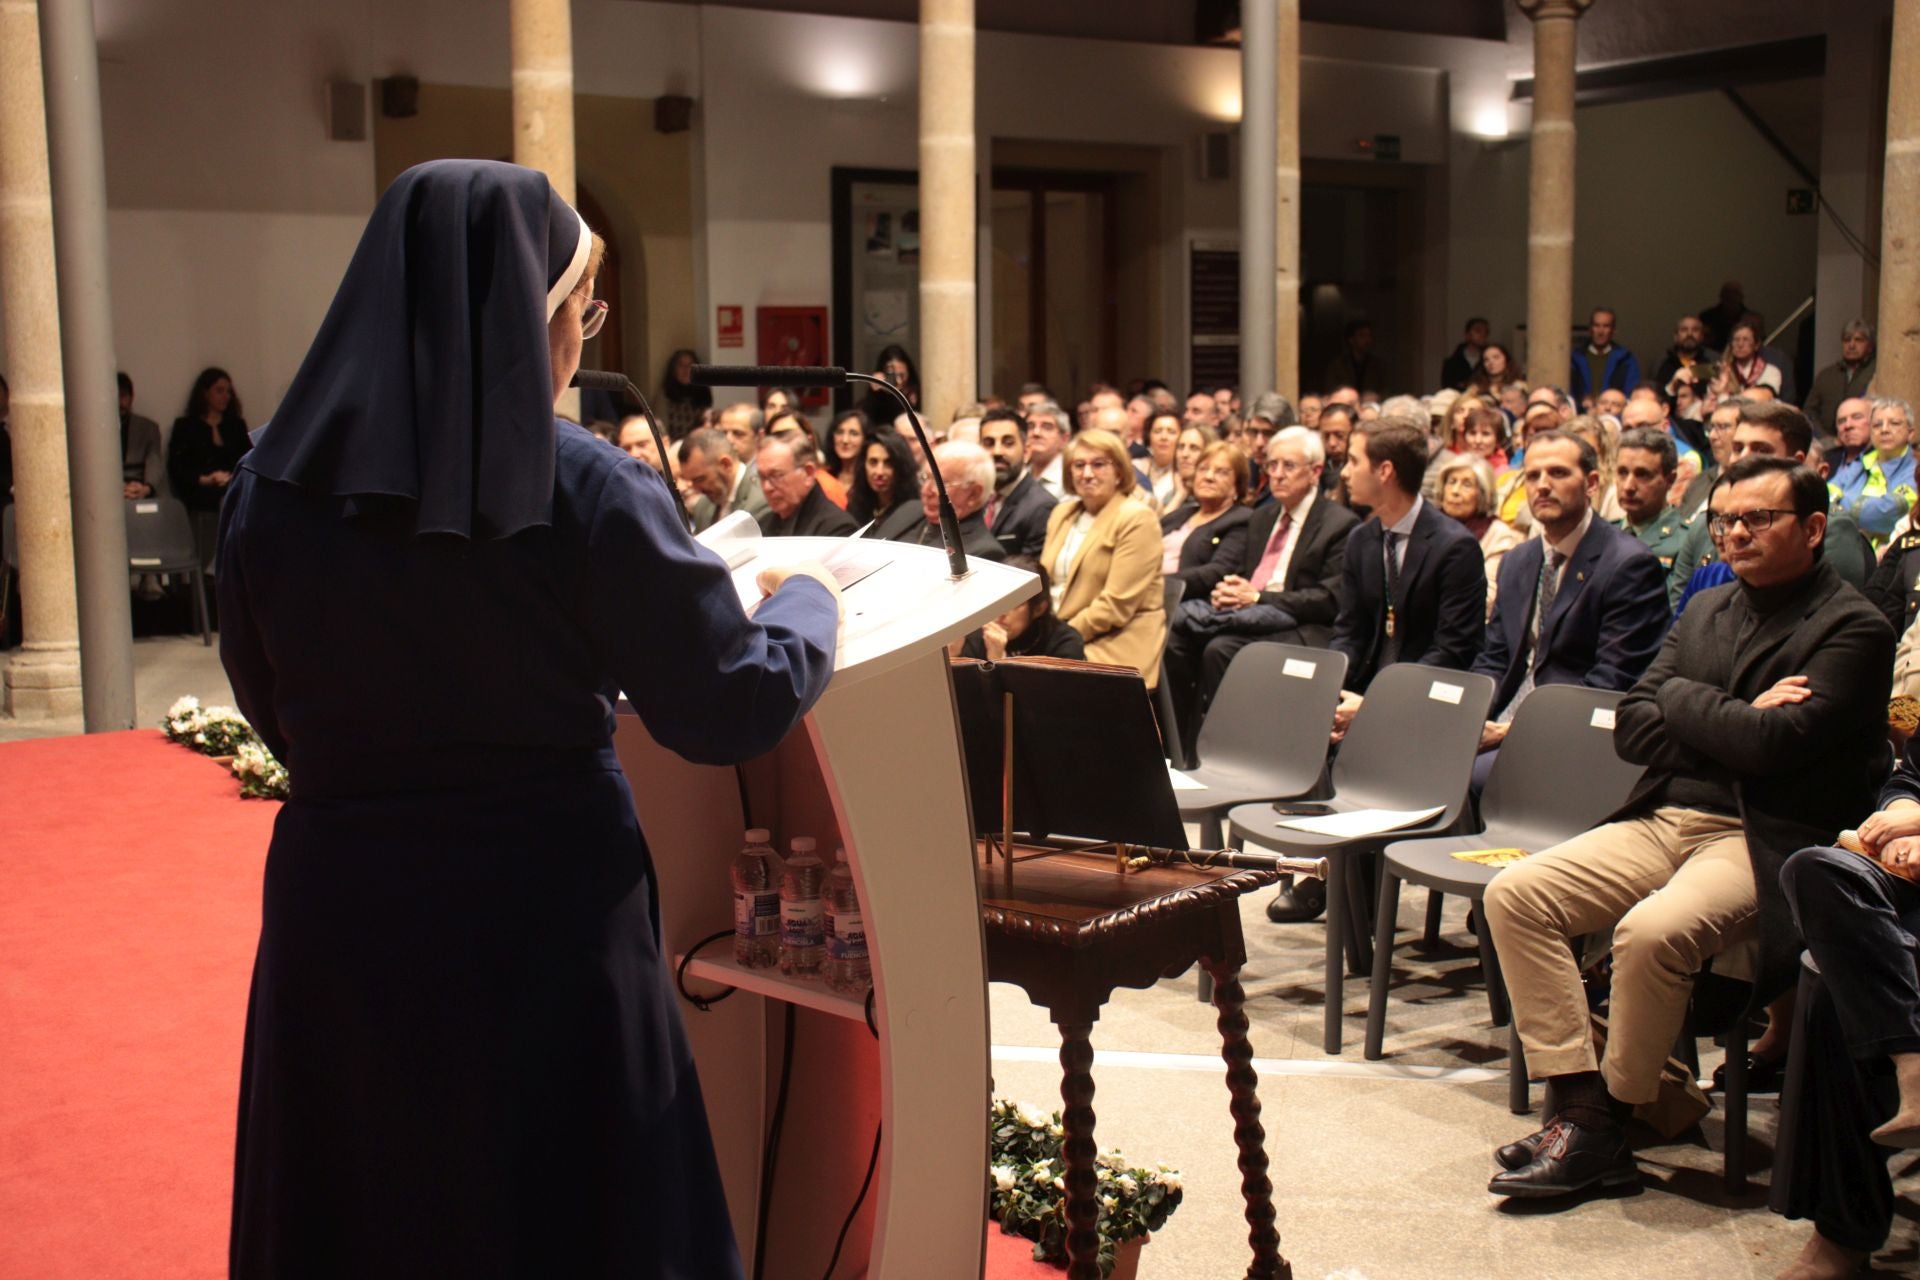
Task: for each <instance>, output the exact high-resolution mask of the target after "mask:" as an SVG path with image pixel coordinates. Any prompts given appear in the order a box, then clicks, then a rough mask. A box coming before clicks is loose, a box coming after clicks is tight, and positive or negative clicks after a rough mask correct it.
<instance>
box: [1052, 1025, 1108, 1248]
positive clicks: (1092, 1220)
mask: <svg viewBox="0 0 1920 1280" xmlns="http://www.w3.org/2000/svg"><path fill="white" fill-rule="evenodd" d="M1059 1026H1060V1069H1061V1076H1060V1100H1061V1102H1063V1103H1064V1104H1065V1106H1064V1107H1063V1109H1062V1110H1061V1113H1060V1124H1061V1127H1062V1128H1063V1129H1064V1130H1066V1135H1065V1141H1064V1143H1063V1144H1062V1154H1063V1156H1064V1157H1065V1164H1066V1175H1065V1176H1066V1180H1067V1206H1066V1207H1067V1280H1100V1233H1099V1230H1098V1227H1097V1225H1096V1224H1097V1222H1098V1219H1099V1214H1100V1204H1099V1200H1098V1199H1097V1192H1096V1187H1097V1185H1098V1182H1099V1174H1098V1173H1097V1172H1096V1170H1095V1168H1094V1155H1095V1153H1096V1151H1097V1148H1096V1147H1095V1146H1094V1143H1093V1041H1092V1039H1091V1038H1090V1037H1091V1036H1092V1035H1093V1024H1092V1023H1089V1022H1075V1023H1061V1024H1059Z"/></svg>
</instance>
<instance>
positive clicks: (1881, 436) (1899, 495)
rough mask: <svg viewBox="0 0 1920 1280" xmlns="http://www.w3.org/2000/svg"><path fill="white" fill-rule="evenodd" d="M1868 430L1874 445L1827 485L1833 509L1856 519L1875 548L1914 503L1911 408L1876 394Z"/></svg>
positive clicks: (1884, 543) (1842, 469)
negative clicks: (1877, 397) (1877, 398)
mask: <svg viewBox="0 0 1920 1280" xmlns="http://www.w3.org/2000/svg"><path fill="white" fill-rule="evenodd" d="M1871 433H1872V434H1871V437H1870V438H1871V440H1872V443H1873V448H1871V449H1869V450H1868V451H1867V452H1866V453H1864V454H1862V455H1861V456H1860V458H1859V459H1858V461H1857V463H1849V464H1847V465H1846V466H1844V467H1842V468H1841V469H1840V470H1839V471H1838V472H1836V473H1835V474H1834V477H1833V480H1832V482H1831V483H1830V484H1829V485H1828V486H1827V489H1828V493H1829V495H1830V497H1831V498H1832V501H1833V504H1834V509H1835V510H1836V511H1845V512H1846V513H1847V514H1849V515H1851V516H1853V517H1854V518H1855V519H1856V520H1858V521H1859V523H1860V531H1861V532H1862V533H1864V534H1866V535H1867V537H1868V539H1869V540H1870V541H1872V543H1873V545H1874V546H1875V547H1876V548H1877V547H1882V546H1885V545H1886V541H1887V535H1888V534H1890V533H1892V532H1893V527H1894V525H1896V524H1898V523H1899V522H1900V517H1902V516H1904V515H1906V514H1907V512H1908V511H1910V510H1912V509H1913V504H1914V499H1915V489H1914V471H1913V410H1912V409H1911V408H1910V407H1909V406H1908V404H1907V402H1906V401H1905V400H1893V399H1879V400H1875V401H1874V402H1873V420H1872V428H1871ZM1855 466H1858V467H1859V472H1858V473H1855V471H1854V468H1855Z"/></svg>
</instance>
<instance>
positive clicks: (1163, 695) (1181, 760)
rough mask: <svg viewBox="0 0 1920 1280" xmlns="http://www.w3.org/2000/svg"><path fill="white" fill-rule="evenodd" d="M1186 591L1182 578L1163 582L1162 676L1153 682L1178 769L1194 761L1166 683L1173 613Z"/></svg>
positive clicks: (1158, 715)
mask: <svg viewBox="0 0 1920 1280" xmlns="http://www.w3.org/2000/svg"><path fill="white" fill-rule="evenodd" d="M1186 592H1187V584H1186V583H1185V582H1183V581H1181V580H1180V579H1179V578H1167V579H1165V580H1164V581H1163V582H1162V583H1161V588H1160V604H1161V608H1163V609H1165V610H1166V619H1167V625H1166V629H1165V630H1164V631H1163V632H1162V633H1161V635H1160V679H1159V680H1158V681H1157V682H1155V684H1154V686H1153V718H1154V719H1155V720H1157V721H1159V722H1160V742H1161V745H1163V746H1164V747H1165V748H1166V751H1167V763H1168V764H1170V765H1172V766H1173V767H1174V768H1176V769H1186V768H1189V767H1191V766H1192V764H1193V761H1192V760H1190V759H1188V758H1187V749H1186V747H1185V746H1184V745H1183V743H1184V742H1185V738H1184V737H1183V735H1182V734H1181V732H1180V716H1179V714H1178V712H1176V711H1175V710H1174V706H1173V690H1172V689H1171V688H1170V687H1169V686H1168V685H1167V645H1168V644H1169V643H1170V642H1171V641H1172V640H1173V614H1174V611H1175V610H1176V609H1178V608H1179V607H1180V601H1181V600H1183V599H1185V598H1186Z"/></svg>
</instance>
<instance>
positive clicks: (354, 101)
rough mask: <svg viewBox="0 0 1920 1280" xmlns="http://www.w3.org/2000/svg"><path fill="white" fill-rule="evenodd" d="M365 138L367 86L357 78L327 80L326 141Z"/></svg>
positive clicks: (357, 140) (351, 140) (362, 139)
mask: <svg viewBox="0 0 1920 1280" xmlns="http://www.w3.org/2000/svg"><path fill="white" fill-rule="evenodd" d="M366 140H367V86H365V85H364V84H361V83H360V82H359V81H358V80H329V81H327V141H329V142H365V141H366Z"/></svg>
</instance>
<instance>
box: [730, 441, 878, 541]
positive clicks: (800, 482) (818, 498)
mask: <svg viewBox="0 0 1920 1280" xmlns="http://www.w3.org/2000/svg"><path fill="white" fill-rule="evenodd" d="M754 466H755V468H756V469H757V471H758V473H759V479H760V491H761V492H762V493H764V494H766V496H767V515H768V517H769V518H768V519H766V520H764V521H763V522H762V525H761V527H762V528H763V529H765V530H766V534H767V536H768V537H769V538H790V537H807V536H819V537H834V538H837V537H841V536H843V535H845V534H849V533H852V532H853V531H854V529H855V528H857V527H858V526H856V525H855V524H854V523H853V517H852V516H850V515H848V514H847V513H846V512H845V511H842V510H841V509H840V508H839V507H836V506H834V505H833V499H831V498H829V497H828V496H827V494H826V491H825V490H824V489H822V488H821V487H820V482H819V480H817V479H816V478H815V474H816V473H817V472H818V471H819V470H820V457H819V455H818V454H816V453H815V452H814V451H813V444H812V442H811V441H809V440H808V439H807V438H806V437H805V436H804V435H798V434H795V435H793V436H791V437H789V438H787V439H785V440H777V439H773V438H771V437H770V438H768V439H767V440H765V441H763V442H762V443H761V445H760V452H759V453H758V454H757V455H755V458H754Z"/></svg>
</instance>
